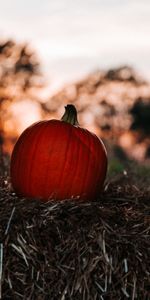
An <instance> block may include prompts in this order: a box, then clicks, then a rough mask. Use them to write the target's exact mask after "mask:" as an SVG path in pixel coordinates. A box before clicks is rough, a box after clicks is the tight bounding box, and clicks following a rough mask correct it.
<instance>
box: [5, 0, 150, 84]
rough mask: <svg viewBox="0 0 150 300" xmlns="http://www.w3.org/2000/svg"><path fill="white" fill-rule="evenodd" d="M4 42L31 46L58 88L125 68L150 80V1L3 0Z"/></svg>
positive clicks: (51, 80)
mask: <svg viewBox="0 0 150 300" xmlns="http://www.w3.org/2000/svg"><path fill="white" fill-rule="evenodd" d="M0 37H1V38H5V37H6V38H14V39H16V40H17V41H18V42H29V43H30V45H31V46H32V48H33V49H35V50H36V51H37V54H38V55H39V57H40V59H41V62H42V68H43V72H44V73H45V74H46V76H47V77H48V79H49V80H50V82H51V83H52V85H53V86H54V87H57V86H58V87H59V86H61V85H62V84H64V83H67V82H71V81H73V80H77V79H78V78H82V77H84V76H85V75H86V74H87V73H90V72H92V71H94V70H97V69H108V68H111V67H117V66H120V65H124V64H128V65H131V66H133V67H134V68H135V69H136V70H137V71H139V72H141V73H142V74H143V75H144V76H146V77H148V78H150V0H124V1H121V0H76V1H73V0H42V1H41V0H26V1H24V0H12V1H10V0H5V1H3V0H0Z"/></svg>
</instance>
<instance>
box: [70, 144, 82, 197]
mask: <svg viewBox="0 0 150 300" xmlns="http://www.w3.org/2000/svg"><path fill="white" fill-rule="evenodd" d="M76 147H77V148H76V149H77V152H76V157H77V159H76V168H75V172H74V175H73V178H72V182H71V184H70V191H72V189H73V188H72V186H73V185H74V182H76V177H77V174H78V172H77V171H78V166H79V159H80V155H79V154H80V143H79V144H78V143H77V142H76ZM72 196H73V197H74V196H75V197H76V196H78V195H73V194H72Z"/></svg>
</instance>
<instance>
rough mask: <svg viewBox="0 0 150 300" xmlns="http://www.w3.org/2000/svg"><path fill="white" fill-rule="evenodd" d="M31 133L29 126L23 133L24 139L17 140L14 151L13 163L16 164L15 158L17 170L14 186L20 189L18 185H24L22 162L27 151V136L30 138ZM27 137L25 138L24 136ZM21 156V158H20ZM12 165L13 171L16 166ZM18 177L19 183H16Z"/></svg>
mask: <svg viewBox="0 0 150 300" xmlns="http://www.w3.org/2000/svg"><path fill="white" fill-rule="evenodd" d="M29 135H30V130H29V128H27V129H26V130H25V131H24V132H23V135H22V137H23V138H22V139H19V140H18V141H17V142H16V145H15V148H14V152H13V154H12V155H13V157H14V158H13V160H12V161H13V165H14V160H15V169H16V172H15V178H14V181H13V184H14V187H15V188H16V189H17V190H18V191H19V188H18V187H17V186H20V185H22V176H21V173H22V166H21V165H22V162H23V160H24V153H26V147H25V146H26V137H27V138H28V137H29ZM24 137H25V138H24ZM17 147H18V150H17V154H16V149H17ZM22 149H23V150H22ZM18 157H19V159H18ZM13 165H12V166H11V173H12V169H13V168H14V166H13ZM16 179H17V185H16Z"/></svg>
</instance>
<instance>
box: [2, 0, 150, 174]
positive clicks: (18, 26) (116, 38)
mask: <svg viewBox="0 0 150 300" xmlns="http://www.w3.org/2000/svg"><path fill="white" fill-rule="evenodd" d="M0 7H1V9H0V144H1V146H0V147H1V150H0V151H1V157H4V154H5V156H6V155H7V157H8V156H9V155H10V154H11V152H12V149H13V146H14V143H15V142H16V139H17V138H18V136H19V135H20V134H21V132H22V131H23V130H24V129H25V128H26V127H27V126H29V125H30V124H32V123H33V122H35V121H38V120H41V119H51V118H60V117H61V115H62V114H63V113H64V106H65V104H66V103H73V104H75V105H76V107H77V109H78V111H79V121H80V125H81V126H83V127H86V128H88V129H89V130H91V131H93V132H95V133H96V134H97V135H98V136H100V137H101V138H102V139H103V140H104V143H105V145H106V147H107V150H108V153H109V157H110V161H111V164H112V165H111V168H112V169H113V168H114V169H115V168H116V169H118V170H123V169H124V164H125V163H126V162H131V161H135V162H138V163H140V164H143V165H146V166H147V165H150V56H149V53H150V39H149V36H150V18H149V16H150V1H148V0H142V1H141V0H130V1H129V0H126V1H119V0H105V1H104V0H86V1H85V0H80V1H78V0H76V1H69V0H61V1H58V0H55V1H54V0H52V1H48V0H43V1H42V2H41V1H39V0H30V1H29V0H26V1H23V0H13V1H12V2H11V1H9V0H5V1H1V0H0ZM1 164H4V159H1Z"/></svg>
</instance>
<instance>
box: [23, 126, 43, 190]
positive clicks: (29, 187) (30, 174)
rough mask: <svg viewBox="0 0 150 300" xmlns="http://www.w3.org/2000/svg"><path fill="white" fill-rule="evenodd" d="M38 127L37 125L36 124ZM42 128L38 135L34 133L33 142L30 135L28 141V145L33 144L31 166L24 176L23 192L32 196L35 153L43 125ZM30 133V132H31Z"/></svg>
mask: <svg viewBox="0 0 150 300" xmlns="http://www.w3.org/2000/svg"><path fill="white" fill-rule="evenodd" d="M37 125H38V123H37ZM41 125H42V127H41V128H40V129H39V131H38V134H37V133H36V136H35V139H34V140H33V139H32V134H31V136H30V139H31V140H30V139H29V141H28V143H29V145H30V143H33V144H34V148H33V150H32V156H31V160H30V161H31V162H32V163H31V164H30V167H29V168H28V174H27V175H26V184H25V190H26V191H27V193H28V191H29V193H31V194H32V186H33V182H34V176H33V175H34V164H35V162H36V155H37V151H38V143H39V139H40V136H41V135H42V132H43V127H44V125H45V124H44V123H42V124H41ZM31 133H32V132H31Z"/></svg>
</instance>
